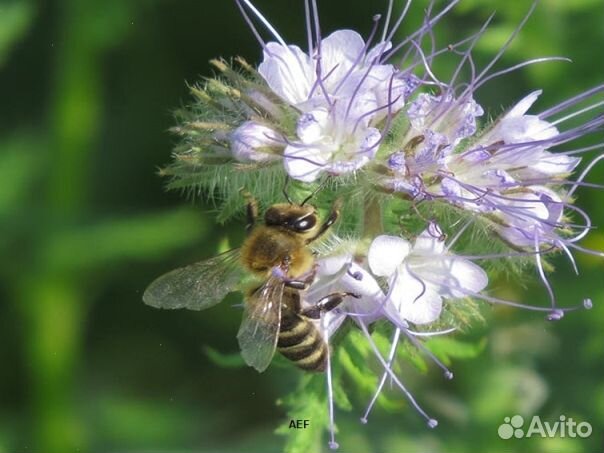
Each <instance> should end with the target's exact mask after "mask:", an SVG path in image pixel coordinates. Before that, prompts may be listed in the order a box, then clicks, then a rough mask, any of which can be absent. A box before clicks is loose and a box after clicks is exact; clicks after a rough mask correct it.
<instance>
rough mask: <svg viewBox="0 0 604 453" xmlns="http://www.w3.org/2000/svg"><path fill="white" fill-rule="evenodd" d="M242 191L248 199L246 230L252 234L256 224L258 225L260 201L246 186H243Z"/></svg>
mask: <svg viewBox="0 0 604 453" xmlns="http://www.w3.org/2000/svg"><path fill="white" fill-rule="evenodd" d="M240 192H241V195H243V198H245V201H246V214H247V224H246V225H245V231H246V233H247V234H250V232H251V231H252V229H253V228H254V225H256V219H257V218H258V202H257V201H256V199H255V198H254V197H253V196H252V194H251V193H249V192H248V191H247V190H245V189H244V188H241V190H240Z"/></svg>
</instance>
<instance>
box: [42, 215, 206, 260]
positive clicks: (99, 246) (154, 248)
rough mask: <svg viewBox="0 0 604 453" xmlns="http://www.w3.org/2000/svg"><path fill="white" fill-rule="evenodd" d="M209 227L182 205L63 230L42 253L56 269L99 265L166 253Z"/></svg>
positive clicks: (190, 241)
mask: <svg viewBox="0 0 604 453" xmlns="http://www.w3.org/2000/svg"><path fill="white" fill-rule="evenodd" d="M206 229H207V223H206V222H205V221H203V220H202V218H201V217H200V215H199V214H198V213H197V212H195V211H193V210H190V209H178V210H175V211H169V212H164V213H159V214H149V215H143V216H138V217H132V218H126V219H118V220H106V221H102V222H100V223H98V224H96V225H92V226H84V227H80V228H73V229H71V230H68V231H60V232H58V233H57V234H55V235H54V237H52V238H51V239H50V242H49V244H48V246H47V247H46V248H45V249H43V251H42V252H41V253H42V259H43V260H46V262H47V263H48V265H49V266H51V267H52V268H55V269H65V268H71V269H74V270H76V269H77V270H81V269H91V268H98V267H100V266H103V265H109V264H113V263H116V262H120V261H124V260H132V259H149V258H155V257H159V256H162V255H164V254H166V253H169V252H171V251H173V250H175V249H178V248H181V247H184V246H186V245H189V244H191V243H193V242H194V241H196V240H198V239H199V238H201V237H202V236H203V235H204V233H205V231H206Z"/></svg>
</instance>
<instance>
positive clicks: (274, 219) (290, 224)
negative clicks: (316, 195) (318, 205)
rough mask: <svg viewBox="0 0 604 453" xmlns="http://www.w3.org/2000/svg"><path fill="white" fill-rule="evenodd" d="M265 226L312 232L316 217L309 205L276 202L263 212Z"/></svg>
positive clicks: (301, 232) (316, 221)
mask: <svg viewBox="0 0 604 453" xmlns="http://www.w3.org/2000/svg"><path fill="white" fill-rule="evenodd" d="M264 222H265V224H266V226H273V227H282V228H286V229H288V230H291V231H293V232H295V233H300V234H305V233H311V232H314V230H315V228H316V227H317V223H318V217H317V213H316V211H315V208H314V207H313V206H311V205H296V204H289V203H278V204H274V205H272V206H271V207H270V208H268V209H267V210H266V213H265V214H264Z"/></svg>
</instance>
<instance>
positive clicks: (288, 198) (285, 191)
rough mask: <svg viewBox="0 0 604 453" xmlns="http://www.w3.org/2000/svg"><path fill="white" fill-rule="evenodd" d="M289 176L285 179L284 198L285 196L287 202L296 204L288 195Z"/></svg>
mask: <svg viewBox="0 0 604 453" xmlns="http://www.w3.org/2000/svg"><path fill="white" fill-rule="evenodd" d="M289 179H290V178H289V175H287V176H286V177H285V183H284V184H283V196H285V199H286V200H287V202H288V203H289V204H294V202H293V201H292V199H291V198H290V197H289V194H288V193H287V186H288V185H289Z"/></svg>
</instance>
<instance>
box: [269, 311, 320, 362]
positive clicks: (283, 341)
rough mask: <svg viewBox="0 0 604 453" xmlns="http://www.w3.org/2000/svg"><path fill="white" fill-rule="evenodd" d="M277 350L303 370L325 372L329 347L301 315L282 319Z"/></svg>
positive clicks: (312, 325)
mask: <svg viewBox="0 0 604 453" xmlns="http://www.w3.org/2000/svg"><path fill="white" fill-rule="evenodd" d="M277 348H278V349H279V352H280V353H281V354H283V355H284V356H285V357H286V358H287V359H289V360H291V361H292V362H294V364H295V365H296V366H298V367H299V368H302V369H303V370H307V371H324V370H325V366H326V361H327V353H328V351H327V345H326V344H325V341H324V340H323V338H322V337H321V334H320V333H319V331H318V330H317V328H316V327H315V325H314V324H313V323H312V322H310V321H309V320H307V319H305V318H303V317H301V316H299V315H296V314H293V313H292V314H290V315H289V316H284V317H283V318H282V320H281V329H280V331H279V341H278V342H277Z"/></svg>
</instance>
